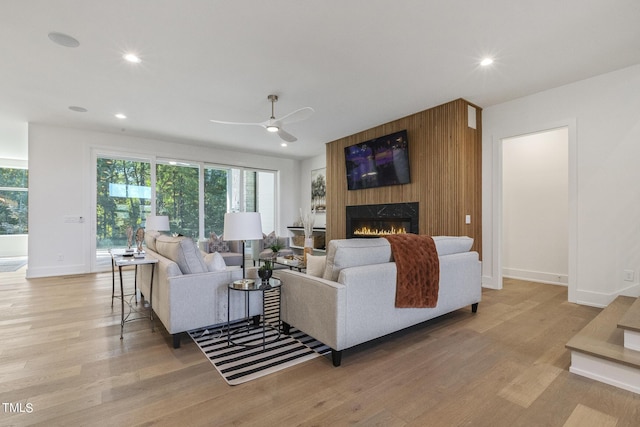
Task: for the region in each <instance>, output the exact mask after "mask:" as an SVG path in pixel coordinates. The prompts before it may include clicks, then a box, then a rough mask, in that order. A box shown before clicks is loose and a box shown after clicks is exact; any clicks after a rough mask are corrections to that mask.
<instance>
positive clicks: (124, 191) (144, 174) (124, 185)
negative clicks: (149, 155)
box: [96, 158, 151, 250]
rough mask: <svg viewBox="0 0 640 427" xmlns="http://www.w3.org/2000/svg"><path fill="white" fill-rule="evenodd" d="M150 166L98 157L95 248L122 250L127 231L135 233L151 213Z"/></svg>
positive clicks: (142, 162) (134, 161)
mask: <svg viewBox="0 0 640 427" xmlns="http://www.w3.org/2000/svg"><path fill="white" fill-rule="evenodd" d="M150 170H151V168H150V163H149V162H146V161H136V160H125V159H112V158H98V165H97V193H96V194H97V206H96V242H97V246H96V249H98V250H99V249H109V248H112V247H125V246H126V245H127V228H128V227H132V228H133V230H134V231H135V230H136V229H137V228H139V227H141V226H142V225H143V223H144V219H145V218H146V217H147V215H148V214H149V213H150V211H151V174H150Z"/></svg>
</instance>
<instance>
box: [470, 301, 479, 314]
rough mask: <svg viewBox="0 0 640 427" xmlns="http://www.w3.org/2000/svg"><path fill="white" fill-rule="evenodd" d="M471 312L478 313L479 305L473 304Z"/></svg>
mask: <svg viewBox="0 0 640 427" xmlns="http://www.w3.org/2000/svg"><path fill="white" fill-rule="evenodd" d="M471 312H472V313H477V312H478V303H475V304H471Z"/></svg>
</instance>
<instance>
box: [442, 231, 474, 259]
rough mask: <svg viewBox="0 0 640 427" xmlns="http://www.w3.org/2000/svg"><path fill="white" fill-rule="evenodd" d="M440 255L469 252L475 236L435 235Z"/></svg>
mask: <svg viewBox="0 0 640 427" xmlns="http://www.w3.org/2000/svg"><path fill="white" fill-rule="evenodd" d="M433 241H434V243H435V244H436V251H438V256H443V255H450V254H457V253H459V252H469V250H470V249H471V246H473V238H471V237H467V236H433Z"/></svg>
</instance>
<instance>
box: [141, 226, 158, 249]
mask: <svg viewBox="0 0 640 427" xmlns="http://www.w3.org/2000/svg"><path fill="white" fill-rule="evenodd" d="M158 236H160V232H159V231H155V230H149V231H147V232H146V233H144V243H145V244H146V245H147V248H149V249H151V250H152V251H154V252H156V239H157V238H158Z"/></svg>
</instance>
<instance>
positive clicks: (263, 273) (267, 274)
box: [258, 270, 273, 283]
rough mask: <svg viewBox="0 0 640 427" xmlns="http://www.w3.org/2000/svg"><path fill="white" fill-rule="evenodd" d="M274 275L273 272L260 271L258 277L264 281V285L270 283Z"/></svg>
mask: <svg viewBox="0 0 640 427" xmlns="http://www.w3.org/2000/svg"><path fill="white" fill-rule="evenodd" d="M272 274H273V270H258V276H259V277H260V278H261V279H262V283H267V282H269V279H270V278H271V275H272Z"/></svg>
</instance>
